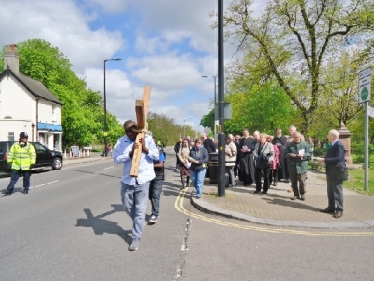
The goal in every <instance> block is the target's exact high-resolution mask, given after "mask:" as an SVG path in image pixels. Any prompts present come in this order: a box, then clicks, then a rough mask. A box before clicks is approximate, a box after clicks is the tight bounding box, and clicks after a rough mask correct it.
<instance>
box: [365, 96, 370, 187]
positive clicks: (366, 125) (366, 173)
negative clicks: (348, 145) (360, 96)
mask: <svg viewBox="0 0 374 281" xmlns="http://www.w3.org/2000/svg"><path fill="white" fill-rule="evenodd" d="M368 104H369V101H367V102H365V164H364V166H365V167H364V168H365V183H364V186H365V191H368V186H369V115H368Z"/></svg>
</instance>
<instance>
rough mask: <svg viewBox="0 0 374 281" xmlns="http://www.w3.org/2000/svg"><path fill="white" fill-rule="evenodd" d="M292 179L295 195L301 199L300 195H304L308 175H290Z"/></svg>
mask: <svg viewBox="0 0 374 281" xmlns="http://www.w3.org/2000/svg"><path fill="white" fill-rule="evenodd" d="M290 179H291V185H292V188H293V195H294V196H296V197H300V195H304V194H305V181H306V173H304V174H296V173H290Z"/></svg>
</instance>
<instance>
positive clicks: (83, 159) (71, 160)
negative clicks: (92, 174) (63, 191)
mask: <svg viewBox="0 0 374 281" xmlns="http://www.w3.org/2000/svg"><path fill="white" fill-rule="evenodd" d="M100 155H101V152H92V153H90V155H89V156H80V157H66V158H65V159H63V160H62V167H66V166H72V165H77V164H81V163H89V162H97V161H105V160H111V161H113V157H112V156H108V157H103V156H100Z"/></svg>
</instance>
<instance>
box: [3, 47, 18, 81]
mask: <svg viewBox="0 0 374 281" xmlns="http://www.w3.org/2000/svg"><path fill="white" fill-rule="evenodd" d="M4 68H5V69H7V68H10V70H12V71H13V72H14V73H16V74H19V58H18V53H17V45H16V44H10V45H8V46H7V47H6V51H5V53H4Z"/></svg>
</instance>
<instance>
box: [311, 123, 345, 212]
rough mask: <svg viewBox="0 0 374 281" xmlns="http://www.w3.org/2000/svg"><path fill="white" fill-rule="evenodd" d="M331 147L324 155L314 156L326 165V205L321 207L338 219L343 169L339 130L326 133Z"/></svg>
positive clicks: (341, 207)
mask: <svg viewBox="0 0 374 281" xmlns="http://www.w3.org/2000/svg"><path fill="white" fill-rule="evenodd" d="M327 139H328V140H329V142H330V143H331V148H330V149H329V150H328V151H327V154H326V157H325V158H321V157H318V158H316V159H317V161H318V162H320V163H325V165H326V179H327V198H328V203H329V204H328V207H327V208H325V209H321V210H320V211H321V212H323V213H333V217H334V218H336V219H338V218H341V217H342V215H343V187H342V184H343V177H342V173H343V169H344V167H345V154H344V145H343V144H342V143H341V141H340V140H339V132H338V131H337V130H331V131H330V132H329V134H328V135H327Z"/></svg>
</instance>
